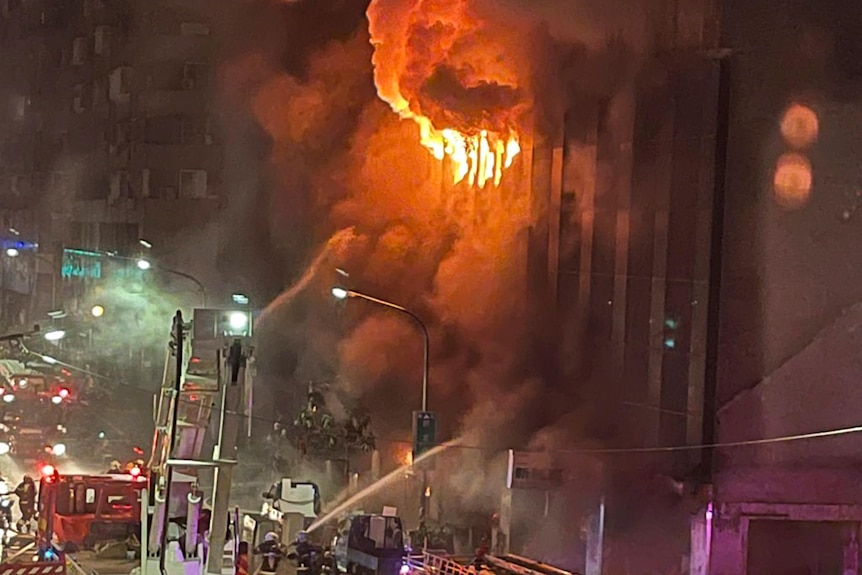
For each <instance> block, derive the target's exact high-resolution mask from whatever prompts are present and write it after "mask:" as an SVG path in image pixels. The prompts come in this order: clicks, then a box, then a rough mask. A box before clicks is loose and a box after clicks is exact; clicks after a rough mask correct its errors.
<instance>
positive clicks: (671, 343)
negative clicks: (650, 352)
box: [664, 337, 676, 349]
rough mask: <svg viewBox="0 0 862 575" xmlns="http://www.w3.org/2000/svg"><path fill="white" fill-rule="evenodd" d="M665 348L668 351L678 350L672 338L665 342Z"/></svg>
mask: <svg viewBox="0 0 862 575" xmlns="http://www.w3.org/2000/svg"><path fill="white" fill-rule="evenodd" d="M664 346H665V348H667V349H676V340H675V339H674V338H672V337H669V338H667V339H666V340H664Z"/></svg>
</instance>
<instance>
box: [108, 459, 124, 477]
mask: <svg viewBox="0 0 862 575" xmlns="http://www.w3.org/2000/svg"><path fill="white" fill-rule="evenodd" d="M123 473H124V472H123V466H122V464H121V463H120V462H119V461H117V460H116V459H115V460H113V461H112V462H111V468H110V469H108V474H109V475H123Z"/></svg>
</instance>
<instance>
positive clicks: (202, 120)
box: [182, 116, 213, 145]
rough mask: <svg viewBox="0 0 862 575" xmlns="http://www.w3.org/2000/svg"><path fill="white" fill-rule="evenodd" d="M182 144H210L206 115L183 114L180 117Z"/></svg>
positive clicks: (208, 123)
mask: <svg viewBox="0 0 862 575" xmlns="http://www.w3.org/2000/svg"><path fill="white" fill-rule="evenodd" d="M182 141H183V144H205V145H209V144H212V143H213V141H212V136H211V135H210V122H209V117H207V116H184V117H183V119H182Z"/></svg>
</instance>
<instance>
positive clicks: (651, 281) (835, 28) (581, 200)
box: [531, 0, 862, 574]
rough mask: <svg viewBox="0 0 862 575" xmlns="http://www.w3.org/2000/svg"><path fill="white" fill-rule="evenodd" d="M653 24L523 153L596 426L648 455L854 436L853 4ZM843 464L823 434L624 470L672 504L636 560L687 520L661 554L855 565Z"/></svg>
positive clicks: (704, 10) (801, 565)
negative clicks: (624, 67)
mask: <svg viewBox="0 0 862 575" xmlns="http://www.w3.org/2000/svg"><path fill="white" fill-rule="evenodd" d="M683 4H684V6H683ZM668 11H669V12H668V13H669V14H672V16H671V17H669V21H671V22H672V24H671V25H669V26H668V27H666V28H665V30H668V31H670V32H669V33H668V34H667V35H665V36H663V37H661V38H660V39H659V42H658V50H657V51H656V52H657V53H656V54H655V57H654V58H652V59H651V60H650V61H649V62H648V63H647V64H646V65H645V66H644V67H643V68H642V70H641V71H640V73H639V74H638V75H637V76H636V78H635V80H634V81H633V82H631V84H630V85H628V86H624V87H622V88H621V89H619V90H616V91H615V92H614V93H612V94H611V95H610V97H607V98H604V99H603V98H592V99H591V98H589V97H588V95H586V96H585V95H583V94H578V93H577V91H575V93H573V94H572V100H571V112H570V113H569V114H568V115H567V117H566V122H565V129H564V131H563V133H562V134H556V135H554V134H551V135H549V136H548V142H547V143H545V144H544V145H542V144H539V145H537V146H536V149H535V150H534V152H533V154H534V162H533V166H534V167H533V171H534V174H538V178H537V177H536V176H534V185H533V190H534V193H535V191H536V190H543V189H545V190H548V193H547V195H542V194H539V196H538V197H539V200H538V201H539V202H540V205H539V206H538V208H537V209H539V210H547V212H548V213H550V214H552V217H551V219H550V222H549V224H548V228H547V229H537V230H535V233H534V236H533V243H532V250H531V253H532V261H533V264H532V265H533V266H534V272H535V271H536V270H541V269H546V270H547V277H548V278H549V280H548V282H547V284H548V285H547V287H546V289H548V290H550V291H551V292H552V297H553V298H554V299H555V301H556V302H557V306H558V309H559V310H561V311H562V312H563V313H564V314H565V317H566V318H568V319H567V321H566V322H565V324H566V325H567V326H569V330H570V331H569V332H568V333H567V334H566V342H567V348H566V349H569V350H571V357H572V358H573V361H572V362H571V364H570V366H569V367H570V369H571V372H570V373H571V374H572V376H573V378H577V379H580V380H582V381H587V382H589V383H588V385H587V387H586V390H585V392H584V394H585V395H587V396H588V397H590V398H591V401H594V402H596V403H597V404H599V405H601V408H600V409H599V410H598V411H599V412H600V413H601V414H602V419H604V420H605V421H606V422H607V423H606V425H605V428H604V429H602V428H601V426H599V427H597V428H596V431H598V432H604V434H605V437H606V438H607V439H608V440H609V441H610V442H611V444H616V445H618V446H620V447H637V446H660V447H661V446H685V445H692V444H699V443H702V442H705V443H712V442H714V441H731V442H733V441H745V440H750V439H759V438H764V437H777V436H783V435H795V434H805V433H810V432H816V431H822V430H828V429H835V428H841V427H848V426H855V425H858V424H859V420H858V417H856V416H854V414H857V413H859V411H860V410H859V402H858V401H857V395H858V393H856V392H855V391H854V388H855V387H856V385H855V381H856V379H858V371H859V361H857V359H855V357H856V356H857V355H858V354H857V353H856V352H855V351H854V350H856V349H858V344H859V342H858V325H859V309H858V305H857V304H858V302H859V301H860V299H862V288H860V285H862V282H860V281H859V280H860V270H862V261H860V257H862V256H860V253H859V250H858V248H857V246H858V244H859V240H860V233H862V232H860V230H862V228H860V222H859V221H858V220H859V216H858V213H859V212H858V210H859V207H860V205H862V202H860V199H859V198H860V192H859V173H858V158H857V156H858V150H857V148H858V145H857V142H856V141H857V140H858V137H857V135H858V132H859V126H860V115H859V113H858V110H857V108H858V103H857V102H858V100H859V98H860V97H862V84H860V78H862V72H860V68H859V66H860V65H859V59H858V58H857V57H855V56H853V54H858V53H860V50H862V44H861V43H860V40H859V36H858V33H857V32H858V30H859V26H860V22H859V18H860V16H859V14H858V13H857V12H858V11H855V10H853V9H851V7H850V6H849V4H848V3H846V2H840V1H838V0H835V1H829V2H819V3H818V2H801V3H799V2H779V3H775V2H765V1H763V2H761V1H757V2H735V1H728V0H726V1H725V2H723V3H722V6H721V11H720V12H721V13H720V14H719V11H718V7H717V6H715V5H713V4H710V3H706V2H686V3H681V2H675V3H668ZM658 29H659V30H661V29H663V28H662V27H661V26H659V27H658ZM660 36H661V35H660ZM536 166H540V167H539V168H537V167H536ZM556 213H560V214H561V218H560V221H559V223H557V222H556V220H555V219H554V218H553V214H556ZM544 246H550V247H549V248H548V249H545V247H544ZM546 262H547V263H546ZM533 275H534V277H538V276H542V275H543V274H541V273H534V274H533ZM854 306H855V307H854ZM848 310H849V311H848ZM858 451H859V444H858V440H857V439H855V437H853V436H840V437H833V438H831V439H830V438H825V439H817V440H815V439H812V440H808V441H805V442H799V443H794V442H791V443H786V444H785V443H780V444H776V445H770V446H763V447H737V448H728V449H721V450H718V451H716V452H715V453H713V452H712V450H708V449H704V450H691V451H681V452H678V453H669V454H666V455H656V454H652V455H644V456H641V457H631V458H629V460H630V461H631V463H630V464H628V465H630V467H631V468H635V469H639V470H640V472H641V473H644V472H646V473H645V474H643V475H642V477H644V480H645V481H646V478H648V477H649V476H650V474H651V473H653V474H659V475H669V476H672V477H674V478H676V479H677V480H679V481H680V482H681V486H682V487H683V493H684V494H685V495H684V496H683V497H682V498H681V499H682V500H685V499H686V498H688V502H687V503H683V507H684V508H685V513H682V514H680V515H678V516H673V515H672V514H670V513H668V514H666V515H664V516H661V515H657V516H656V517H655V519H654V521H653V522H652V523H650V522H647V523H645V524H642V527H643V529H641V530H640V531H637V530H633V531H632V533H640V535H638V537H641V538H642V540H643V541H648V538H646V537H645V536H644V537H642V536H643V535H644V534H646V533H649V530H650V528H652V529H653V530H660V532H661V533H662V541H656V542H655V548H654V549H651V552H650V553H648V554H646V555H660V554H661V553H662V552H661V551H658V547H660V546H661V545H663V544H665V543H667V542H668V541H671V540H673V539H675V538H677V539H678V538H680V537H681V535H680V533H681V530H684V529H687V528H688V526H687V525H686V523H687V522H688V521H691V525H692V530H691V534H692V540H691V542H689V541H681V540H680V541H678V542H679V543H680V545H679V549H678V550H677V551H678V552H679V553H680V554H684V553H691V556H690V559H689V560H688V563H689V565H688V568H689V569H690V570H691V572H693V573H706V572H711V573H720V574H731V573H736V574H738V573H774V572H782V573H785V572H786V573H790V572H797V571H794V569H810V568H815V567H813V566H817V565H819V568H820V569H825V570H826V571H821V572H827V571H828V572H843V573H858V569H859V567H858V565H859V551H858V547H859V544H858V541H859V537H860V533H859V529H860V519H862V513H860V509H862V508H860V507H859V504H860V499H859V495H858V494H857V493H856V491H857V489H856V488H855V486H856V485H858V464H859V457H858V456H857V455H856V453H858ZM620 460H621V458H617V459H615V460H614V461H615V462H617V464H619V461H620ZM622 467H623V468H625V465H622ZM698 486H702V487H698ZM635 491H638V490H635ZM639 492H640V491H639ZM710 501H711V507H710V506H709V502H710ZM639 504H642V505H646V502H645V501H644V500H641V501H639ZM618 509H619V504H617V511H616V512H618ZM607 513H608V515H609V517H612V516H613V515H614V513H615V509H614V502H613V501H611V500H609V501H608V505H607ZM608 536H609V537H612V538H613V537H614V535H613V534H612V533H609V534H608ZM620 546H621V543H620V542H619V541H617V545H616V548H617V549H620ZM776 550H781V551H780V553H776ZM710 551H711V553H710ZM668 552H669V553H671V554H673V552H674V551H673V550H669V551H668ZM641 556H642V557H643V556H644V554H642V555H641ZM639 567H640V568H642V570H648V569H647V568H646V566H644V565H640V566H639ZM607 568H611V569H612V570H613V567H608V566H606V569H607ZM830 569H831V571H829V570H830ZM614 572H616V571H614ZM798 572H802V571H798ZM805 572H817V571H805Z"/></svg>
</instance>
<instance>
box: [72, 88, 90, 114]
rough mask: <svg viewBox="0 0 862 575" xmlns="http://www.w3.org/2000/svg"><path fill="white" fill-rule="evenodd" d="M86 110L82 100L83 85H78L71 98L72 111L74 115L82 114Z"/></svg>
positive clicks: (84, 102)
mask: <svg viewBox="0 0 862 575" xmlns="http://www.w3.org/2000/svg"><path fill="white" fill-rule="evenodd" d="M86 109H87V104H86V101H85V99H84V85H83V84H78V85H77V86H75V88H74V96H73V97H72V111H73V112H75V113H76V114H83V113H84V111H85V110H86Z"/></svg>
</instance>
